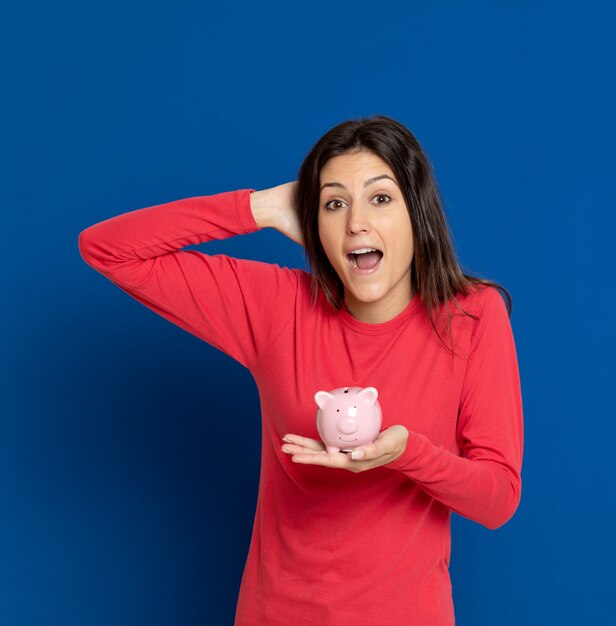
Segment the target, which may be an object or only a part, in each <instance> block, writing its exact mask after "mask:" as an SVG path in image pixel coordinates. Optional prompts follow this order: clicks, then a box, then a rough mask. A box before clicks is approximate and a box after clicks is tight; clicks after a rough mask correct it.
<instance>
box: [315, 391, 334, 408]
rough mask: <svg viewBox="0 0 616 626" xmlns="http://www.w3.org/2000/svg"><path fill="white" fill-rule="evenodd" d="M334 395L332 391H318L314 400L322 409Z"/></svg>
mask: <svg viewBox="0 0 616 626" xmlns="http://www.w3.org/2000/svg"><path fill="white" fill-rule="evenodd" d="M333 397H334V396H332V394H331V393H327V391H317V392H316V393H315V394H314V401H315V402H316V403H317V404H318V406H319V408H320V409H322V408H323V407H324V406H325V405H326V404H327V403H328V402H329V401H330V400H331V399H332V398H333Z"/></svg>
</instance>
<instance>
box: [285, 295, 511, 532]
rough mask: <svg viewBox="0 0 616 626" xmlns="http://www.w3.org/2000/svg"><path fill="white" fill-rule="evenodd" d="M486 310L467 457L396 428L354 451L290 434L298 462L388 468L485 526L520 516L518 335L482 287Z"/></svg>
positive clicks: (464, 409) (464, 427)
mask: <svg viewBox="0 0 616 626" xmlns="http://www.w3.org/2000/svg"><path fill="white" fill-rule="evenodd" d="M481 297H482V299H483V303H484V306H483V307H482V310H481V312H480V314H479V315H480V318H479V320H478V321H477V323H476V324H475V327H474V331H473V334H472V337H471V343H470V349H469V358H468V360H467V365H466V371H465V375H464V381H463V385H462V391H461V396H460V405H459V409H458V423H457V431H456V432H457V440H458V445H459V448H460V450H461V455H459V454H455V453H453V452H450V451H449V450H447V449H445V448H444V447H443V446H442V445H434V444H433V443H432V442H431V441H430V440H429V439H428V438H427V437H426V436H425V435H423V434H421V433H418V432H413V431H408V430H407V429H406V428H405V427H404V426H402V425H396V426H392V427H390V428H388V429H387V430H384V431H383V432H381V433H380V435H379V437H378V439H377V440H376V441H375V442H374V443H372V444H369V445H364V446H360V447H359V448H357V449H356V452H359V451H360V450H361V451H362V452H363V457H362V458H361V460H356V458H355V457H356V454H354V455H353V457H351V455H350V454H349V455H346V454H341V453H335V454H334V453H327V452H326V451H325V449H324V446H323V444H322V442H320V441H315V440H312V439H308V438H305V437H298V436H297V435H290V436H289V437H287V438H285V441H287V442H288V443H287V444H285V445H283V447H282V449H283V451H284V452H287V453H289V454H292V455H293V461H295V462H298V463H312V464H318V465H324V466H328V467H340V468H343V469H348V470H350V471H353V472H362V471H366V470H369V469H372V468H374V467H379V466H381V465H385V466H387V467H389V468H391V469H393V470H396V471H400V472H402V473H403V474H405V475H406V476H408V478H410V479H412V480H413V481H415V482H416V483H417V484H418V485H419V486H420V487H421V488H422V489H423V490H424V491H425V492H426V493H428V494H429V495H430V496H432V497H433V498H435V499H436V500H439V501H440V502H442V503H443V504H445V505H447V506H448V507H450V508H451V509H452V510H453V511H455V512H456V513H458V514H460V515H462V516H464V517H467V518H468V519H471V520H473V521H476V522H478V523H480V524H483V525H484V526H486V527H487V528H490V529H495V528H498V527H499V526H502V525H503V524H504V523H505V522H507V521H508V520H509V519H510V518H511V517H512V515H513V514H514V512H515V510H516V508H517V506H518V504H519V501H520V495H521V490H522V481H521V476H520V472H521V468H522V448H523V415H522V394H521V389H520V378H519V372H518V363H517V355H516V349H515V344H514V340H513V332H512V329H511V324H510V322H509V317H508V314H507V309H506V307H505V303H504V301H503V298H502V297H501V295H500V293H499V292H498V291H497V290H496V289H495V288H494V287H487V288H485V289H483V292H482V296H481Z"/></svg>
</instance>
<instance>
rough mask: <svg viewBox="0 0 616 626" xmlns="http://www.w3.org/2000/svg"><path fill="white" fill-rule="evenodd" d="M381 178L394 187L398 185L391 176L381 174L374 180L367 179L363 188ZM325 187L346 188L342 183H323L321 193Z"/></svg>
mask: <svg viewBox="0 0 616 626" xmlns="http://www.w3.org/2000/svg"><path fill="white" fill-rule="evenodd" d="M383 178H389V180H392V181H393V182H394V183H395V184H396V186H397V185H398V183H396V181H395V180H394V179H393V178H392V177H391V176H388V175H387V174H382V175H381V176H375V177H374V178H369V179H368V180H367V181H366V182H365V183H364V187H367V186H368V185H371V184H372V183H375V182H376V181H377V180H381V179H383ZM325 187H340V188H341V189H346V187H345V186H344V185H343V184H342V183H324V184H323V186H322V187H321V191H323V189H325Z"/></svg>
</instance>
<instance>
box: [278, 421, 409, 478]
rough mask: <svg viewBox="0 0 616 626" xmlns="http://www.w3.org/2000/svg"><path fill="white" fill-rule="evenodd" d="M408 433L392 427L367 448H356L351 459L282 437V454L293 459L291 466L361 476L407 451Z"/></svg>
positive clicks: (315, 442) (295, 437)
mask: <svg viewBox="0 0 616 626" xmlns="http://www.w3.org/2000/svg"><path fill="white" fill-rule="evenodd" d="M408 438H409V431H408V430H407V429H406V428H405V427H404V426H402V425H400V424H397V425H396V426H391V427H390V428H387V429H386V430H383V431H381V432H380V433H379V436H378V437H377V438H376V440H375V441H373V442H372V443H370V444H366V445H363V446H358V447H357V448H355V449H354V450H353V456H352V455H351V454H350V453H349V454H345V453H344V452H327V450H326V449H325V445H324V444H323V442H322V441H320V440H316V439H309V438H308V437H300V436H299V435H285V436H284V437H283V441H286V442H287V443H285V444H284V445H283V446H282V451H283V452H286V453H287V454H291V455H293V456H292V457H291V460H292V461H293V462H294V463H304V464H308V465H323V466H325V467H338V468H341V469H347V470H349V471H350V472H364V471H365V470H369V469H372V468H373V467H379V466H380V465H385V464H387V463H391V462H392V461H394V460H395V459H397V458H398V457H399V456H400V455H401V454H402V453H403V452H404V450H405V449H406V442H407V441H408ZM358 452H360V453H361V452H363V457H361V459H359V458H356V456H357V453H358Z"/></svg>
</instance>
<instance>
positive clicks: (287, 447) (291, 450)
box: [281, 443, 327, 454]
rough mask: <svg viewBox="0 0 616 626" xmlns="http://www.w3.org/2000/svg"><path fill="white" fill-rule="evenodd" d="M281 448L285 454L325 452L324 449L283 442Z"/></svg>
mask: <svg viewBox="0 0 616 626" xmlns="http://www.w3.org/2000/svg"><path fill="white" fill-rule="evenodd" d="M281 449H282V451H283V452H286V453H287V454H327V452H326V451H325V450H315V449H314V448H308V447H306V446H298V445H296V444H293V443H285V444H284V445H283V446H282V448H281Z"/></svg>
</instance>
